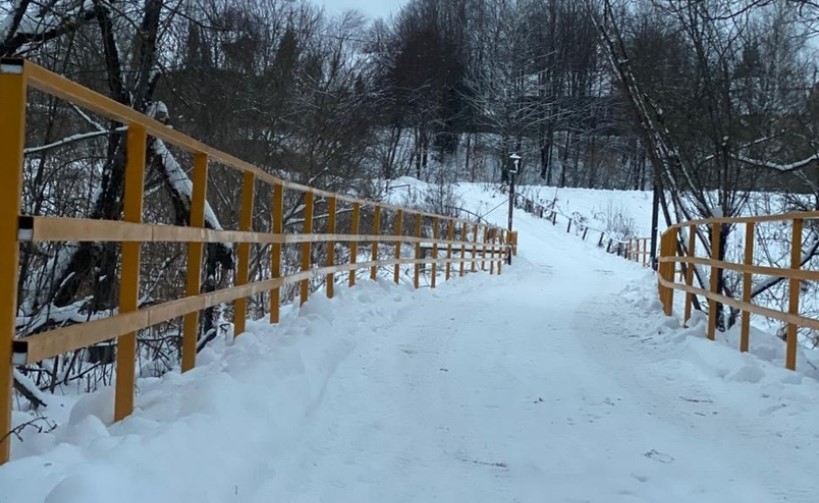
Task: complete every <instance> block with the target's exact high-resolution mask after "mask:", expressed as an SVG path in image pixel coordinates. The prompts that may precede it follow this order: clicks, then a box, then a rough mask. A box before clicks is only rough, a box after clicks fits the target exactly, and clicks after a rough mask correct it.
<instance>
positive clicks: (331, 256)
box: [324, 196, 336, 299]
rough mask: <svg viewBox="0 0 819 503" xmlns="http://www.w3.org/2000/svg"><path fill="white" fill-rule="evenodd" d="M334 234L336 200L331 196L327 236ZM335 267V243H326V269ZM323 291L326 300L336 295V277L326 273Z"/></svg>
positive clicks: (333, 241)
mask: <svg viewBox="0 0 819 503" xmlns="http://www.w3.org/2000/svg"><path fill="white" fill-rule="evenodd" d="M335 233H336V198H335V196H331V197H330V198H329V199H327V234H335ZM334 265H336V242H335V240H332V241H327V267H333V266H334ZM324 283H325V285H326V286H325V290H326V291H327V298H328V299H332V298H333V296H334V295H335V293H336V276H335V274H333V273H332V272H331V273H328V274H327V279H326V280H325V281H324Z"/></svg>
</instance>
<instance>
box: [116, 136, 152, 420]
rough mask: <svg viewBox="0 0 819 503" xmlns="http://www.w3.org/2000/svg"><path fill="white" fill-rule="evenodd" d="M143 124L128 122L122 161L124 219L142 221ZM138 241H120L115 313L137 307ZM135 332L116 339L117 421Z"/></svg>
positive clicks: (130, 373) (131, 374) (130, 390)
mask: <svg viewBox="0 0 819 503" xmlns="http://www.w3.org/2000/svg"><path fill="white" fill-rule="evenodd" d="M146 143H147V135H146V133H145V128H144V127H142V126H137V125H135V124H129V126H128V147H127V152H128V158H127V161H126V164H125V191H124V192H125V196H124V197H125V199H124V201H123V203H124V217H125V218H124V220H125V221H126V222H135V223H140V222H142V202H143V197H144V187H145V181H144V180H145V179H144V173H145V147H146ZM141 246H142V243H138V242H126V243H122V276H121V278H120V288H119V313H120V314H125V313H131V312H134V311H136V310H137V308H138V302H139V268H140V258H141V256H140V251H141ZM136 336H137V333H136V331H134V332H129V333H127V334H125V335H123V336H122V337H120V338H119V340H118V341H117V368H116V372H117V382H116V389H115V394H114V421H119V420H121V419H123V418H124V417H126V416H127V415H128V414H130V413H131V411H133V410H134V384H135V380H136V369H135V368H134V367H135V366H136V348H137V339H136Z"/></svg>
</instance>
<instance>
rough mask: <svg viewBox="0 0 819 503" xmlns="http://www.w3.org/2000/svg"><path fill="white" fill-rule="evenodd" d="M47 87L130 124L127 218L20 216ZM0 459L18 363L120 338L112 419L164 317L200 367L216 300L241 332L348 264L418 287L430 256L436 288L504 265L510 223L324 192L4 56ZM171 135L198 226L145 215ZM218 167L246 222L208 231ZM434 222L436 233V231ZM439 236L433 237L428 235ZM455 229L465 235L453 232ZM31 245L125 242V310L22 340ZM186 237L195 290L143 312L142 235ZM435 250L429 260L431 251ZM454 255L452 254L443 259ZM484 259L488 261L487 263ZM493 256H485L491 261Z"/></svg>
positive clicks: (154, 239) (351, 279)
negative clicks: (292, 253) (259, 303)
mask: <svg viewBox="0 0 819 503" xmlns="http://www.w3.org/2000/svg"><path fill="white" fill-rule="evenodd" d="M30 88H33V89H36V90H39V91H42V92H44V93H46V94H48V95H51V96H53V97H56V98H59V99H61V100H64V101H66V102H69V103H72V104H74V105H77V106H79V107H82V108H85V109H87V110H89V111H92V112H94V113H97V114H99V115H101V116H104V117H106V118H108V119H110V120H112V121H115V122H119V123H121V124H123V125H125V126H127V155H128V157H127V162H126V168H125V187H124V218H123V220H122V221H108V220H89V219H75V218H62V217H60V218H57V217H40V216H25V215H21V214H20V212H21V187H22V182H23V169H22V167H23V161H24V159H23V149H24V139H25V132H26V127H25V122H26V104H27V91H28V90H29V89H30ZM0 110H2V117H0V187H2V190H3V197H0V437H2V438H3V440H0V464H2V463H4V462H5V461H7V460H8V458H9V453H10V444H11V435H8V434H6V432H10V430H11V401H12V385H13V377H12V371H13V366H14V365H23V364H29V363H35V362H38V361H41V360H44V359H46V358H50V357H54V356H56V355H60V354H63V353H67V352H71V351H77V350H79V349H81V348H85V347H88V346H91V345H94V344H97V343H100V342H103V341H107V340H110V339H115V340H116V341H117V351H116V387H115V398H114V411H115V414H114V418H115V420H120V419H122V418H124V417H125V416H127V415H129V414H130V413H131V412H132V410H133V403H134V383H135V355H136V344H137V339H136V334H137V331H139V330H142V329H145V328H148V327H151V326H154V325H156V324H159V323H162V322H165V321H168V320H172V319H174V318H180V317H183V318H184V322H183V336H182V347H181V368H182V371H183V372H184V371H188V370H190V369H191V368H193V367H194V365H195V364H196V342H197V340H196V339H197V332H198V314H199V311H201V310H203V309H206V308H209V307H212V306H215V305H217V304H222V303H228V302H233V303H234V311H233V321H234V325H235V330H234V333H236V334H241V333H242V332H243V331H244V329H245V322H246V316H247V314H246V313H247V307H248V306H247V299H248V297H250V296H252V295H256V294H260V293H265V292H269V294H270V304H269V312H270V322H271V323H277V322H278V321H279V305H280V289H281V288H282V287H283V286H285V285H290V284H296V283H298V284H299V285H300V289H299V296H300V302H301V303H304V302H305V301H307V298H308V295H309V294H310V289H309V282H310V281H311V279H314V278H320V277H322V276H326V295H327V296H330V297H332V296H333V293H334V285H335V281H336V275H337V274H338V273H341V272H348V280H347V281H348V283H349V285H350V286H352V285H354V284H355V280H356V275H355V271H356V270H359V269H368V268H369V269H370V277H371V278H373V279H374V278H375V277H376V275H377V270H378V268H382V267H387V268H389V267H392V268H393V277H394V280H395V281H396V282H398V281H399V275H400V272H399V268H400V266H401V265H413V264H414V275H413V276H414V277H413V282H414V284H415V287H416V288H417V287H418V286H419V282H420V272H421V266H422V264H430V265H431V268H432V271H431V275H430V283H431V284H430V286H432V287H433V288H434V287H435V286H436V272H437V271H436V269H437V268H438V267H439V266H442V267H443V268H444V269H445V271H444V277H445V279H447V280H448V279H450V277H452V276H454V275H455V274H456V271H455V270H454V266H458V268H459V269H458V271H457V274H458V275H459V276H463V275H464V274H465V272H466V266H467V264H469V270H470V271H472V272H474V271H476V270H478V269H479V268H480V269H482V270H485V269H487V265H488V269H489V271H490V273H495V272H497V273H498V274H500V273H501V268H502V264H503V262H504V260H505V258H506V254H507V253H508V252H509V249H510V247H512V246H514V248H515V250H514V251H516V248H517V240H516V237H515V236H514V235H511V236H510V234H509V233H508V232H507V231H506V230H505V229H502V228H498V227H492V226H487V225H481V224H478V223H474V222H470V221H466V220H461V219H456V218H449V217H444V216H440V215H434V214H429V213H424V212H421V211H416V210H413V209H408V208H400V207H396V206H391V205H388V204H383V203H377V202H370V201H363V200H358V199H355V198H352V197H348V196H345V195H340V194H334V193H330V192H326V191H322V190H317V189H314V188H311V187H307V186H304V185H300V184H296V183H292V182H288V181H285V180H282V179H280V178H277V177H275V176H272V175H270V174H269V173H267V172H265V171H262V170H260V169H259V168H257V167H255V166H253V165H252V164H250V163H247V162H244V161H242V160H240V159H237V158H236V157H233V156H231V155H229V154H226V153H224V152H221V151H219V150H216V149H214V148H212V147H209V146H208V145H205V144H203V143H201V142H199V141H197V140H194V139H193V138H191V137H189V136H186V135H184V134H182V133H180V132H178V131H176V130H174V129H172V128H170V127H168V126H166V125H164V124H162V123H160V122H158V121H156V120H154V119H152V118H150V117H148V116H146V115H144V114H142V113H139V112H137V111H135V110H133V109H131V108H128V107H127V106H124V105H122V104H120V103H117V102H115V101H113V100H110V99H108V98H106V97H104V96H102V95H100V94H98V93H95V92H94V91H92V90H90V89H87V88H85V87H83V86H81V85H79V84H76V83H74V82H72V81H70V80H68V79H65V78H63V77H61V76H59V75H57V74H54V73H52V72H50V71H48V70H46V69H44V68H42V67H40V66H37V65H36V64H33V63H31V62H28V61H25V60H21V59H3V60H2V66H1V67H0ZM149 136H151V137H154V138H157V139H161V140H164V141H166V142H168V143H170V144H172V145H174V146H176V147H178V148H180V149H183V150H185V151H187V152H190V153H191V154H192V155H193V176H192V184H193V189H192V206H191V216H190V226H188V227H182V226H174V225H156V224H148V223H143V220H142V218H143V217H142V213H143V212H142V206H143V198H144V167H145V157H146V146H147V138H148V137H149ZM211 162H216V163H219V164H220V165H223V166H226V167H228V168H231V169H233V170H237V171H238V172H241V173H242V177H243V182H242V195H241V201H239V204H240V207H241V210H240V217H239V228H238V229H235V230H213V229H207V228H205V225H204V224H205V206H206V197H205V194H206V191H207V183H208V165H209V163H211ZM257 183H262V184H266V185H268V186H271V187H272V192H273V196H272V211H271V215H270V219H271V222H270V223H271V226H270V229H272V232H254V230H253V229H252V222H253V218H252V217H253V205H254V196H255V193H256V191H255V186H256V184H257ZM285 191H295V192H297V193H300V194H301V197H303V202H304V211H303V213H304V219H303V222H304V223H303V230H302V232H301V233H298V234H290V233H287V234H286V233H284V232H283V230H284V229H283V216H282V213H283V211H282V209H283V201H284V194H285ZM316 198H323V199H325V200H326V203H327V209H328V215H327V227H326V229H327V233H325V234H315V233H313V220H314V216H313V208H314V204H315V200H316ZM339 202H344V203H346V204H348V205H350V206H351V208H349V210H350V214H351V217H350V218H349V220H350V224H349V229H348V230H347V232H343V231H342V230H340V229H337V228H336V226H337V218H336V216H337V213H338V210H337V204H338V203H339ZM365 207H367V208H370V209H371V210H372V215H373V220H372V224H371V225H372V226H371V231H370V233H369V234H361V233H360V226H361V222H360V220H361V213H362V208H365ZM390 214H392V216H393V221H392V223H393V225H392V232H393V233H392V234H385V233H384V231H385V230H386V226H385V225H384V221H385V220H386V219H387V218H388V217H389V215H390ZM405 219H410V220H411V221H413V224H414V229H412V234H411V235H407V233H405V232H404V229H403V227H404V225H403V223H404V221H405ZM430 228H431V232H428V231H427V229H430ZM428 234H431V235H428ZM456 236H458V237H457V238H456ZM21 241H31V242H52V241H66V242H119V243H121V246H122V248H121V250H122V262H121V276H120V293H119V310H118V313H117V314H116V315H115V316H111V317H109V318H104V319H99V320H96V321H90V322H87V323H82V324H76V325H71V326H67V327H64V328H58V329H54V330H50V331H47V332H43V333H38V334H35V335H31V336H28V337H24V338H18V337H17V336H16V334H15V317H16V305H17V278H18V270H19V263H18V261H19V256H18V253H19V246H20V242H21ZM159 242H170V243H187V265H186V269H187V271H186V295H185V296H184V297H183V298H180V299H177V300H172V301H169V302H164V303H161V304H157V305H152V306H150V307H145V308H139V306H138V298H139V289H140V266H141V255H140V246H141V245H142V244H144V243H159ZM214 242H221V243H237V244H238V247H237V263H236V272H235V276H234V285H233V286H231V287H229V288H224V289H221V290H217V291H214V292H208V293H201V284H200V281H201V271H202V260H203V244H204V243H214ZM254 243H256V244H270V245H271V250H272V252H271V254H270V258H269V259H270V271H271V277H270V278H267V279H264V280H261V281H255V282H249V277H248V272H249V265H250V260H249V259H250V245H251V244H254ZM289 243H298V244H300V248H301V250H300V255H301V260H300V270H299V271H298V272H295V273H293V274H288V275H285V276H283V275H282V271H283V268H282V247H283V245H285V244H289ZM313 243H326V253H325V256H324V257H323V260H322V261H320V262H314V261H313V260H312V259H311V256H312V255H313V253H312V252H313V249H312V245H313ZM336 243H348V244H349V248H350V262H349V263H344V264H340V263H337V260H336V256H335V244H336ZM365 243H369V244H370V246H371V250H370V254H369V256H370V260H369V261H366V262H358V261H357V259H358V255H359V251H358V245H359V244H365ZM405 243H406V244H410V245H413V244H414V254H413V256H410V257H406V256H404V255H403V254H402V246H401V245H402V244H405ZM379 245H386V246H389V245H392V246H393V247H394V251H393V253H391V255H392V256H391V257H389V258H384V257H383V256H382V257H379ZM422 245H423V247H424V248H429V247H431V252H432V257H424V256H422ZM442 254H445V257H441V255H442ZM478 262H480V265H478ZM487 263H488V264H487Z"/></svg>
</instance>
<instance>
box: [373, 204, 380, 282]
mask: <svg viewBox="0 0 819 503" xmlns="http://www.w3.org/2000/svg"><path fill="white" fill-rule="evenodd" d="M380 234H381V206H376V207H375V208H373V236H378V235H380ZM371 256H372V258H371V259H370V260H372V261H373V262H376V261H377V260H378V239H377V238H376V240H375V241H373V243H372V255H371ZM377 277H378V266H377V265H374V266H372V267H370V279H371V280H373V281H374V280H375V278H377Z"/></svg>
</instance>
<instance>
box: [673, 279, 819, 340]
mask: <svg viewBox="0 0 819 503" xmlns="http://www.w3.org/2000/svg"><path fill="white" fill-rule="evenodd" d="M657 281H658V282H659V283H660V284H661V285H662V286H664V287H668V288H673V289H674V290H679V291H683V292H691V293H692V294H694V295H699V296H701V297H704V298H706V299H707V300H709V301H710V300H713V301H715V302H719V303H721V304H725V305H726V306H731V307H734V308H736V309H738V310H747V311H748V312H750V313H751V314H757V315H760V316H765V317H768V318H771V319H774V320H779V321H783V322H785V323H794V324H796V325H799V326H802V327H807V328H812V329H814V330H819V319H813V318H807V317H805V316H800V315H794V314H790V313H786V312H784V311H777V310H776V309H771V308H767V307H762V306H757V305H756V304H746V303H744V302H742V301H741V300H737V299H734V298H732V297H728V296H725V295H720V294H713V293H711V292H710V291H708V290H706V289H704V288H698V287H694V286H692V287H689V286H686V285H681V284H679V283H675V282H673V281H668V280H666V279H664V278H658V280H657Z"/></svg>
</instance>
